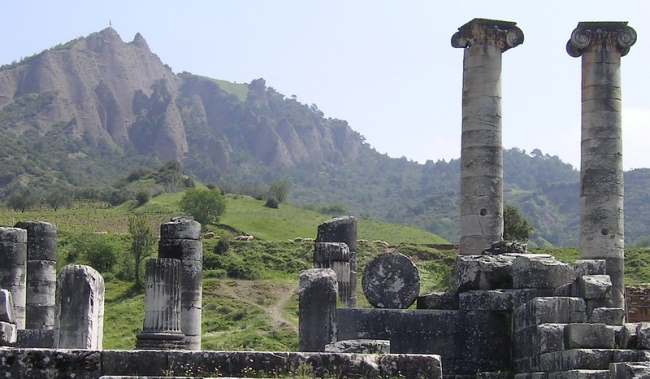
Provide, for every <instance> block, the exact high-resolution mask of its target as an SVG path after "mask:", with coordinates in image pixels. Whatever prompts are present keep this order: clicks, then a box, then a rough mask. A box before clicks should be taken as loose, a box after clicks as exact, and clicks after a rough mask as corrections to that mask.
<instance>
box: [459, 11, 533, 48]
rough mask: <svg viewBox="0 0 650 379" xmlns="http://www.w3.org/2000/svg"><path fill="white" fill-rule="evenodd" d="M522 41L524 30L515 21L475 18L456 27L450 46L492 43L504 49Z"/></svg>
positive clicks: (460, 46) (462, 46)
mask: <svg viewBox="0 0 650 379" xmlns="http://www.w3.org/2000/svg"><path fill="white" fill-rule="evenodd" d="M523 42H524V32H523V31H522V30H521V29H519V27H517V23H515V22H509V21H500V20H488V19H484V18H475V19H473V20H472V21H470V22H468V23H467V24H465V25H463V26H461V27H460V28H458V31H457V32H456V33H454V35H453V36H452V37H451V46H452V47H457V48H463V49H464V48H466V47H470V46H474V45H493V46H496V47H498V48H499V49H501V51H502V52H503V51H506V50H508V49H511V48H513V47H516V46H518V45H521V44H522V43H523Z"/></svg>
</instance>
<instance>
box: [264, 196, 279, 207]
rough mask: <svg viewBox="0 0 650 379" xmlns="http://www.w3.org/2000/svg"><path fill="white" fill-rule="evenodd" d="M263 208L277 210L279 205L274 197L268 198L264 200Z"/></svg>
mask: <svg viewBox="0 0 650 379" xmlns="http://www.w3.org/2000/svg"><path fill="white" fill-rule="evenodd" d="M264 206H265V207H267V208H273V209H278V208H279V207H280V203H279V202H278V201H277V200H276V199H275V198H274V197H269V198H268V199H266V203H264Z"/></svg>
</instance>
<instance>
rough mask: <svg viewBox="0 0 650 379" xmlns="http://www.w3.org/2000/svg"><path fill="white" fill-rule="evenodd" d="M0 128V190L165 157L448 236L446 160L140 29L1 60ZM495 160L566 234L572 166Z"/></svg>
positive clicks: (99, 175)
mask: <svg viewBox="0 0 650 379" xmlns="http://www.w3.org/2000/svg"><path fill="white" fill-rule="evenodd" d="M450 127H451V126H450ZM453 127H458V126H453ZM396 132H397V131H396ZM0 136H1V137H2V138H0V196H7V195H8V194H10V193H12V192H15V191H23V190H26V189H30V190H34V189H40V190H42V191H51V190H70V189H71V188H80V187H91V186H102V185H104V184H106V183H111V182H113V181H115V180H116V179H117V178H121V177H123V176H124V174H125V172H129V171H131V170H134V169H138V168H151V167H157V166H159V165H160V164H161V162H165V161H169V160H177V161H179V162H181V163H182V164H183V166H184V168H185V171H186V172H189V173H191V174H193V175H194V176H196V177H197V178H199V179H200V180H202V181H204V182H206V183H216V184H219V185H220V186H222V187H225V188H226V189H229V190H232V191H238V192H244V193H251V194H255V193H259V192H262V191H264V186H265V185H267V184H268V183H269V182H271V181H273V180H277V179H286V180H289V182H290V183H291V185H292V189H291V195H290V200H291V201H293V202H295V203H298V204H302V205H304V206H311V207H323V206H330V207H331V206H332V205H336V206H337V208H338V209H341V208H344V209H346V210H347V211H349V212H351V213H354V214H357V215H362V216H371V217H375V218H380V219H384V220H388V221H391V222H400V223H405V224H412V225H418V226H420V227H423V228H425V229H427V230H430V231H432V232H434V233H436V234H439V235H442V236H443V237H445V238H447V239H450V240H455V239H456V238H457V237H458V236H457V227H456V225H457V214H458V211H457V209H458V205H457V198H458V187H459V185H458V183H459V165H458V161H457V160H452V161H449V162H446V161H438V162H432V161H430V162H427V163H426V164H424V165H422V164H418V163H416V162H412V161H409V160H407V159H406V158H402V159H394V158H390V157H388V156H386V155H384V154H380V153H379V152H377V151H376V150H374V149H373V148H372V147H371V146H369V145H368V144H367V143H366V142H365V140H364V138H363V136H361V135H360V134H358V133H357V132H355V131H354V130H352V129H351V128H350V127H349V126H348V124H347V123H346V122H345V121H342V120H337V119H331V118H326V117H325V116H324V114H323V113H322V112H321V111H320V110H319V109H318V108H317V106H315V105H305V104H301V103H300V102H298V101H297V100H296V99H295V98H293V97H285V96H284V95H282V94H280V93H278V92H277V91H275V90H274V89H273V88H271V87H268V86H267V85H266V83H265V81H264V80H263V79H257V80H253V81H252V82H251V83H248V84H240V83H231V82H227V81H222V80H216V79H211V78H206V77H201V76H197V75H194V74H190V73H180V74H176V73H174V72H173V71H172V70H171V69H170V68H169V67H168V66H166V65H165V64H164V63H163V62H162V61H161V60H160V58H158V56H156V55H155V54H154V53H152V52H151V51H150V49H149V47H148V46H147V43H146V41H145V40H144V38H143V37H142V36H141V35H140V34H137V35H136V36H135V38H134V39H133V41H131V42H124V41H122V39H121V38H120V36H119V35H118V34H117V33H116V32H115V30H113V29H111V28H108V29H104V30H102V31H100V32H98V33H94V34H91V35H89V36H87V37H83V38H79V39H76V40H73V41H70V42H67V43H65V44H62V45H59V46H56V47H53V48H51V49H48V50H46V51H44V52H41V53H39V54H36V55H34V56H32V57H29V58H26V59H23V60H22V61H21V62H17V63H12V64H8V65H5V66H2V67H0ZM504 163H505V175H506V198H507V200H508V201H509V202H511V203H513V204H514V205H517V206H518V207H519V208H521V209H522V210H523V212H524V214H525V215H526V216H527V217H528V218H529V219H530V220H531V221H532V223H533V224H534V226H535V228H536V231H537V232H536V234H535V238H534V240H535V241H536V243H538V244H546V243H551V244H555V245H575V244H576V234H577V228H578V222H579V220H578V189H579V188H578V173H577V171H576V170H575V169H573V168H572V167H571V166H570V165H568V164H565V163H563V162H562V161H560V160H559V159H558V158H557V157H552V156H549V155H546V154H543V153H542V152H540V151H538V150H535V151H533V152H531V153H530V154H529V153H526V152H524V151H520V150H517V149H513V150H508V151H507V152H506V154H505V162H504ZM648 183H650V170H636V171H633V172H629V173H627V174H626V191H627V194H628V196H627V198H626V206H627V214H626V233H627V235H626V238H627V240H628V243H634V242H636V241H639V240H642V239H643V237H644V236H645V235H648V234H649V233H648V227H647V225H650V212H645V208H647V207H650V201H649V200H650V191H649V190H648V188H649V187H648V185H647V184H648Z"/></svg>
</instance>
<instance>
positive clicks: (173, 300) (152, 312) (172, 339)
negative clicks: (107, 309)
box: [136, 258, 185, 350]
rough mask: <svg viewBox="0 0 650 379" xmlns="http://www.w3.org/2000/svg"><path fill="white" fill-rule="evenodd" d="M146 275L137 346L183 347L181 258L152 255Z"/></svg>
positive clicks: (149, 348) (151, 347)
mask: <svg viewBox="0 0 650 379" xmlns="http://www.w3.org/2000/svg"><path fill="white" fill-rule="evenodd" d="M145 275H146V278H145V292H144V324H143V328H142V332H141V333H140V334H138V338H137V343H136V348H137V349H143V350H172V349H182V348H183V347H184V346H185V335H184V334H183V332H181V261H180V260H178V259H171V258H160V259H149V260H148V261H147V263H146V269H145Z"/></svg>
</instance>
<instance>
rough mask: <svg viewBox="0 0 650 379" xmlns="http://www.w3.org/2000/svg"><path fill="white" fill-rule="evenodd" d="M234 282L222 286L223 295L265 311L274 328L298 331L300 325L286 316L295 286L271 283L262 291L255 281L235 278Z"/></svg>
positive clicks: (220, 289)
mask: <svg viewBox="0 0 650 379" xmlns="http://www.w3.org/2000/svg"><path fill="white" fill-rule="evenodd" d="M233 282H234V283H236V285H234V286H232V285H225V284H222V285H221V286H220V288H219V291H220V292H221V296H227V297H230V298H231V299H235V300H237V301H241V302H242V303H244V304H247V305H250V306H253V307H255V308H258V309H260V310H262V311H264V312H265V313H266V314H267V315H268V316H269V317H270V318H271V325H272V326H273V328H274V329H279V328H283V327H286V328H289V329H291V330H292V331H293V332H295V333H298V325H296V323H295V322H293V321H292V320H289V319H287V318H286V317H285V307H286V306H287V304H288V303H289V302H290V301H291V298H292V297H293V295H294V293H295V289H294V288H293V286H291V287H289V286H287V285H271V286H269V287H266V288H264V291H263V292H260V291H261V289H256V288H255V286H256V282H255V281H247V280H235V281H233ZM258 283H259V282H258ZM269 297H271V299H270V300H271V301H270V302H266V301H264V300H269Z"/></svg>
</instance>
